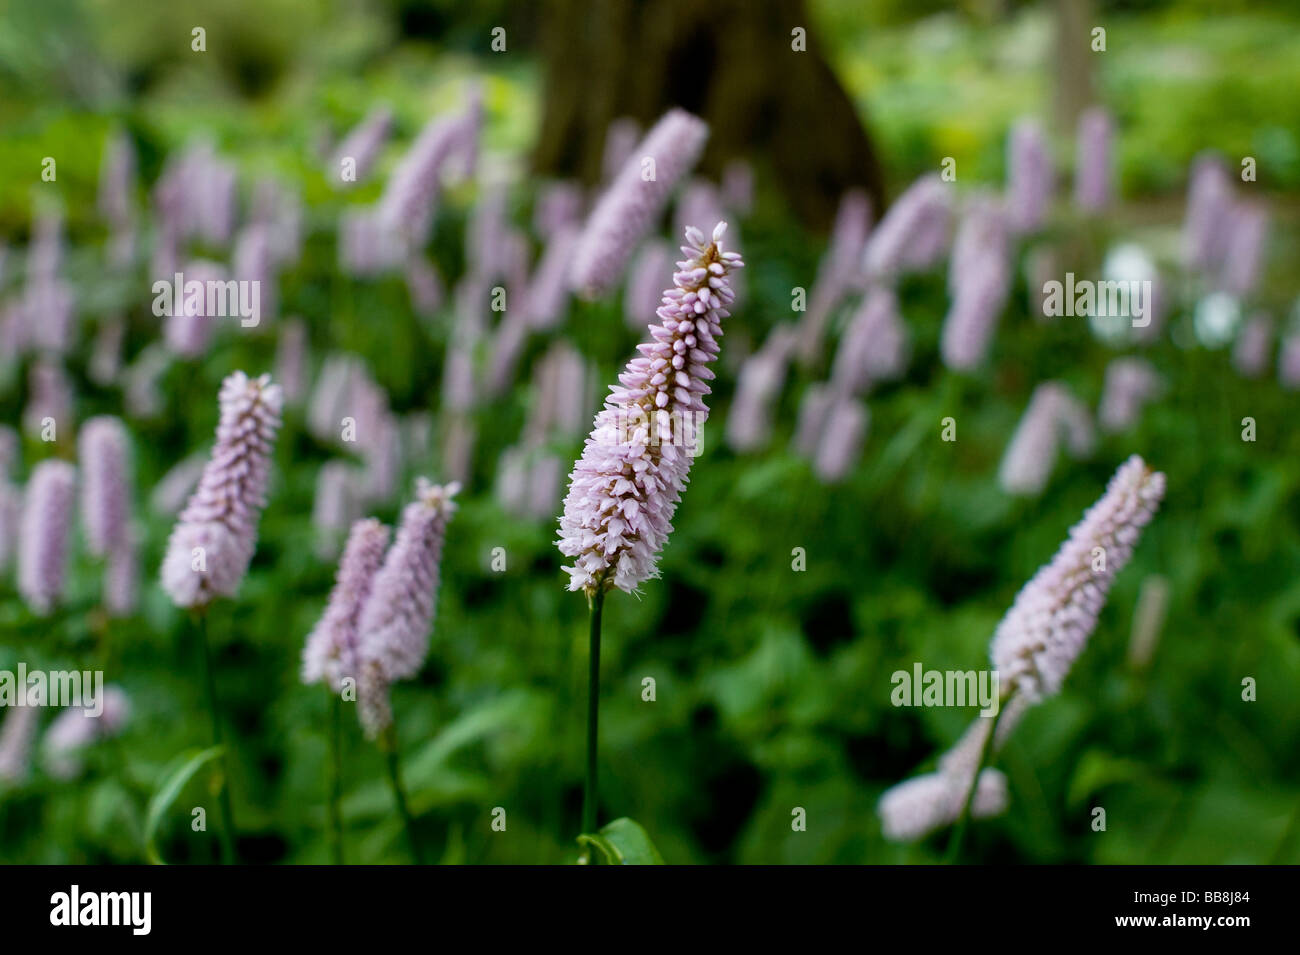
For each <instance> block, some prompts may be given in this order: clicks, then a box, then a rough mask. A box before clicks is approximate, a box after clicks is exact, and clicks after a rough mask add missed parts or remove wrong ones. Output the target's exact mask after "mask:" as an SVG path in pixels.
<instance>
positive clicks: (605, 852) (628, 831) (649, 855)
mask: <svg viewBox="0 0 1300 955" xmlns="http://www.w3.org/2000/svg"><path fill="white" fill-rule="evenodd" d="M578 845H580V846H589V847H591V849H592V850H596V851H599V852H600V854H601V856H602V858H601V859H600V860H599V861H600V863H601V864H602V865H663V864H664V858H663V856H661V855H660V854H659V850H658V849H656V848H655V844H654V843H653V842H651V841H650V836H649V835H647V834H646V831H645V830H644V829H642V828H641V826H640V824H639V823H636V822H634V821H633V820H631V819H628V818H627V817H626V816H624V817H623V818H621V819H615V820H614V821H613V822H611V823H610V824H609V825H607V826H605V827H604V828H602V829H601V830H600V832H597V833H595V834H591V833H584V834H583V835H580V836H578ZM589 859H590V853H588V855H587V856H584V859H583V861H584V862H586V861H589Z"/></svg>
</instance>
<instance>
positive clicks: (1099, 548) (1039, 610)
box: [989, 455, 1165, 702]
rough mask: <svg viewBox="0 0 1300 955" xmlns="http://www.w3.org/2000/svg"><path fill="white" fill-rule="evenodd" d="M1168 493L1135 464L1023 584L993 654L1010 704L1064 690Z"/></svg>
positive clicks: (1161, 481) (1161, 480)
mask: <svg viewBox="0 0 1300 955" xmlns="http://www.w3.org/2000/svg"><path fill="white" fill-rule="evenodd" d="M1164 493H1165V476H1164V475H1163V474H1161V473H1159V472H1156V471H1152V470H1151V469H1150V468H1149V467H1147V464H1146V462H1145V461H1143V460H1142V459H1141V458H1140V457H1138V456H1137V455H1134V456H1132V457H1131V458H1129V459H1128V460H1127V461H1125V462H1124V463H1123V464H1122V465H1120V467H1119V470H1117V471H1116V472H1115V475H1114V477H1112V478H1111V480H1110V484H1109V485H1107V487H1106V493H1105V494H1103V495H1102V497H1101V499H1100V500H1099V501H1098V502H1097V503H1096V504H1094V505H1093V506H1092V507H1091V508H1089V509H1088V511H1087V513H1085V514H1084V515H1083V519H1082V520H1081V521H1080V522H1079V523H1078V524H1076V525H1075V526H1074V527H1073V528H1072V529H1071V530H1070V536H1069V538H1068V539H1067V540H1066V542H1065V543H1064V544H1062V545H1061V549H1060V550H1059V551H1057V553H1056V556H1055V557H1053V558H1052V561H1051V563H1049V564H1047V565H1046V566H1044V567H1043V568H1042V569H1041V570H1039V571H1038V573H1037V574H1035V575H1034V577H1033V579H1031V580H1030V581H1029V583H1027V584H1025V586H1024V588H1023V589H1022V590H1021V591H1020V593H1019V594H1018V595H1017V596H1016V600H1015V603H1014V604H1013V605H1012V607H1011V609H1010V610H1009V611H1007V615H1006V616H1005V617H1004V618H1003V619H1002V622H1001V623H1000V624H998V629H997V632H996V633H995V634H994V636H993V643H992V645H991V647H990V650H989V656H990V658H991V659H992V661H993V665H994V667H996V668H997V671H998V675H999V678H1000V684H1001V690H1002V695H1003V696H1004V697H1006V696H1009V695H1011V694H1012V693H1015V694H1018V695H1022V696H1023V698H1025V699H1027V700H1028V701H1030V702H1035V701H1038V700H1041V699H1042V698H1043V697H1045V696H1050V695H1052V694H1055V693H1057V692H1058V691H1059V690H1060V689H1061V685H1062V683H1064V681H1065V677H1066V675H1067V674H1068V673H1069V671H1070V667H1071V666H1072V665H1073V663H1074V661H1075V659H1076V658H1077V657H1078V656H1079V654H1080V653H1081V652H1082V650H1083V647H1084V644H1085V643H1086V642H1087V639H1088V636H1089V635H1090V634H1091V633H1092V631H1093V629H1094V628H1095V627H1096V626H1097V616H1098V614H1099V613H1100V612H1101V608H1102V606H1103V605H1104V604H1105V602H1106V594H1107V592H1108V591H1109V590H1110V586H1111V583H1112V582H1113V581H1114V579H1115V575H1116V574H1117V573H1119V571H1120V570H1121V569H1122V568H1123V567H1124V565H1125V564H1127V563H1128V561H1129V558H1131V557H1132V556H1133V549H1134V547H1135V546H1136V544H1137V541H1138V538H1139V537H1140V536H1141V533H1142V529H1143V528H1144V527H1145V526H1146V525H1147V524H1148V523H1150V521H1151V518H1152V517H1153V516H1154V514H1155V512H1156V509H1157V508H1158V507H1159V506H1160V500H1161V498H1163V497H1164Z"/></svg>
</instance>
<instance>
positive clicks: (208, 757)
mask: <svg viewBox="0 0 1300 955" xmlns="http://www.w3.org/2000/svg"><path fill="white" fill-rule="evenodd" d="M225 751H226V748H225V747H224V746H212V747H209V748H208V749H205V750H202V751H199V750H189V751H187V752H184V753H181V755H179V756H177V757H176V758H175V759H174V760H172V762H171V767H170V768H169V769H168V771H167V772H166V773H165V774H164V776H163V783H162V785H161V786H159V787H158V791H157V792H156V793H154V794H153V798H152V799H150V800H149V811H148V813H147V815H146V817H145V823H144V851H145V855H147V856H148V857H149V861H150V862H151V863H152V864H153V865H166V863H165V862H163V859H162V856H161V855H159V854H158V847H157V846H155V845H154V836H155V835H156V834H157V832H158V824H159V823H161V822H162V817H163V815H164V814H165V813H166V812H167V810H168V809H170V808H171V805H172V803H174V802H175V801H176V797H177V796H179V795H180V794H181V790H183V789H184V788H185V784H186V783H188V782H189V781H190V780H191V779H193V778H194V774H195V773H197V772H198V771H199V770H200V769H202V768H203V767H204V766H205V765H207V764H208V763H210V762H212V761H213V760H214V759H217V758H218V757H219V756H222V755H223V754H224V753H225Z"/></svg>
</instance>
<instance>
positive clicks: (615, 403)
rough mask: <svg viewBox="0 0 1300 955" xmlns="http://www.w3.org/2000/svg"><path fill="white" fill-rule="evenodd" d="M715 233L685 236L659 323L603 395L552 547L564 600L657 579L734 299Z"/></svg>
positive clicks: (733, 258) (721, 228) (728, 258)
mask: <svg viewBox="0 0 1300 955" xmlns="http://www.w3.org/2000/svg"><path fill="white" fill-rule="evenodd" d="M725 232H726V223H725V222H720V223H718V225H717V226H716V227H715V228H714V230H713V236H712V239H711V240H710V239H707V238H706V237H705V235H704V234H703V233H702V232H700V231H699V230H698V229H689V230H688V231H687V233H686V238H687V242H688V243H689V244H688V245H685V246H682V252H683V253H684V254H685V256H686V258H685V259H683V260H682V261H680V262H678V263H677V267H678V271H677V273H676V274H675V275H674V276H673V287H672V288H670V289H668V290H667V291H666V292H664V294H663V304H662V305H661V306H660V307H659V318H660V322H659V323H656V324H654V325H651V326H650V341H648V342H645V343H644V344H642V345H640V346H638V351H640V353H641V354H640V356H638V357H637V358H633V359H632V360H631V361H630V362H628V364H627V368H626V370H625V371H624V372H623V374H622V375H620V376H619V384H618V385H614V386H611V388H610V395H609V397H608V398H606V399H605V407H604V408H603V409H602V410H601V411H600V412H599V413H598V414H597V415H596V421H595V427H594V429H593V430H592V433H591V436H590V437H588V438H587V443H586V446H585V447H584V448H583V451H582V456H581V457H580V458H579V459H578V461H577V463H576V464H575V465H574V468H573V473H572V475H570V478H569V493H568V496H567V497H566V498H565V500H564V513H563V514H562V515H561V517H560V539H559V541H558V542H557V546H558V547H559V549H560V553H562V554H564V555H565V556H566V557H572V558H574V563H573V565H572V566H571V567H565V568H564V569H565V570H566V571H567V572H568V574H569V578H570V579H569V589H570V590H582V591H585V592H586V593H587V594H588V595H589V596H590V595H593V594H595V593H596V592H597V591H598V590H602V589H603V590H610V589H612V588H614V587H618V588H619V589H620V590H624V591H627V592H629V593H630V592H632V591H634V590H635V589H636V588H637V586H638V585H640V584H641V583H642V582H643V581H645V580H648V579H650V578H652V577H655V576H658V570H657V568H656V566H655V562H656V559H657V557H658V555H659V552H660V550H662V549H663V546H664V544H665V542H666V541H667V539H668V535H669V533H670V532H671V531H672V517H673V513H674V512H675V511H676V509H677V502H678V501H679V500H680V499H681V493H682V490H683V489H684V488H685V486H686V480H687V476H688V474H689V472H690V467H691V458H692V454H693V451H694V450H695V449H696V448H697V447H698V445H697V441H698V430H699V428H700V426H701V425H702V424H703V422H704V420H705V418H706V417H707V416H708V408H707V407H706V405H705V404H704V396H705V395H707V394H709V391H710V389H709V386H708V381H709V380H710V379H712V378H713V377H714V374H713V372H712V371H710V370H709V367H708V365H709V363H710V362H712V361H713V359H714V358H715V357H717V354H718V350H719V346H718V341H717V339H718V337H719V336H720V335H721V334H722V320H723V319H724V318H726V317H727V316H728V315H729V314H730V313H729V312H728V310H727V307H728V306H729V305H730V304H731V302H732V300H733V298H734V295H733V293H732V291H731V286H730V283H729V281H728V276H729V275H730V273H731V272H732V271H733V270H735V269H738V268H741V267H742V266H743V265H744V262H742V261H741V258H740V256H739V254H737V253H735V252H728V251H725V250H724V248H723V244H722V237H723V235H724V233H725Z"/></svg>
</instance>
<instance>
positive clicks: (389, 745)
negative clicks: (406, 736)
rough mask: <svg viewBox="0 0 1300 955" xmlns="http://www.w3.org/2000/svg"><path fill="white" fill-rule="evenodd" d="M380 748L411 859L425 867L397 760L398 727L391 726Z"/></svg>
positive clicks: (383, 737)
mask: <svg viewBox="0 0 1300 955" xmlns="http://www.w3.org/2000/svg"><path fill="white" fill-rule="evenodd" d="M380 748H381V749H382V750H383V751H384V757H385V762H386V763H387V764H388V784H389V786H390V787H391V788H392V790H393V802H394V803H395V804H396V805H397V814H398V815H399V816H401V817H402V825H403V826H404V827H405V829H406V839H407V842H409V843H410V846H411V858H413V859H414V860H415V864H416V865H424V853H423V852H421V851H420V842H419V840H418V839H416V837H415V819H414V818H413V817H412V816H411V809H410V806H409V805H408V804H407V801H406V787H405V786H404V785H403V784H402V767H401V766H400V765H399V763H398V759H397V726H396V724H391V725H390V726H389V727H388V729H386V730H384V733H383V736H382V737H381V738H380Z"/></svg>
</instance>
